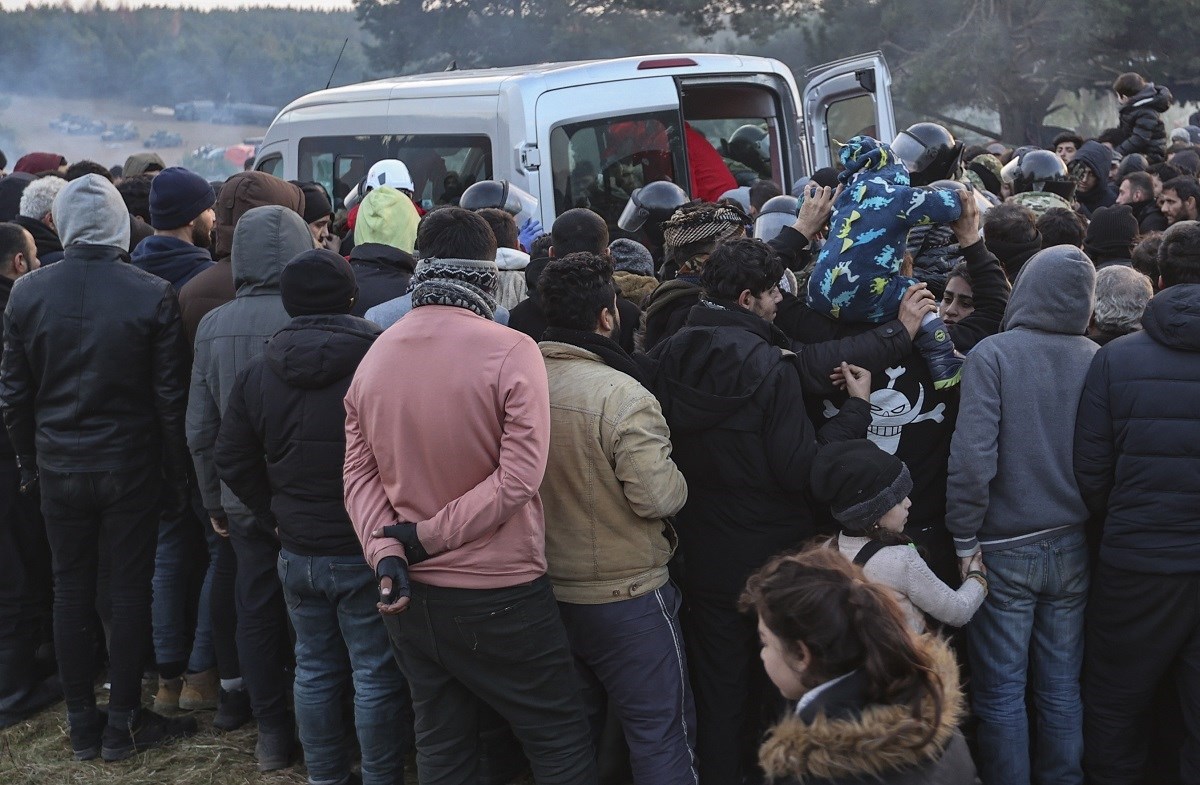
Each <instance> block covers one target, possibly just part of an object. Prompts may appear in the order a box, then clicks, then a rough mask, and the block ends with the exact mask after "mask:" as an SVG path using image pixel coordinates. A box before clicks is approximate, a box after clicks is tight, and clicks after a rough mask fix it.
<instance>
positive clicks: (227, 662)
mask: <svg viewBox="0 0 1200 785" xmlns="http://www.w3.org/2000/svg"><path fill="white" fill-rule="evenodd" d="M210 525H211V524H210ZM209 570H210V571H211V572H212V594H211V595H210V599H209V610H210V612H211V614H212V636H213V649H214V651H215V652H216V655H217V674H218V675H219V676H220V677H221V678H222V679H237V678H240V677H241V675H242V664H241V663H240V662H239V661H238V649H237V554H235V553H234V551H233V540H232V538H230V537H221V538H220V540H219V541H218V542H217V550H216V558H214V559H213V563H212V564H211V565H209Z"/></svg>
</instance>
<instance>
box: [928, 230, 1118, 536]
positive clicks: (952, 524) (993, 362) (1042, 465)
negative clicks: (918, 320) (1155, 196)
mask: <svg viewBox="0 0 1200 785" xmlns="http://www.w3.org/2000/svg"><path fill="white" fill-rule="evenodd" d="M1095 296H1096V268H1095V266H1094V265H1093V264H1092V262H1091V261H1090V260H1089V259H1088V257H1087V256H1086V255H1084V253H1083V252H1082V251H1080V250H1079V249H1078V248H1075V247H1073V246H1069V245H1059V246H1055V247H1053V248H1047V249H1045V250H1043V251H1041V252H1039V253H1038V254H1036V255H1035V256H1034V257H1033V258H1032V259H1030V260H1029V261H1028V262H1027V263H1026V265H1025V267H1023V268H1022V270H1021V275H1020V276H1019V277H1018V278H1017V283H1016V286H1014V287H1013V292H1012V298H1011V299H1010V300H1009V302H1008V311H1007V313H1006V314H1005V316H1004V320H1003V321H1002V322H1001V325H1000V329H1001V332H1000V333H999V334H997V335H993V336H991V337H989V338H986V339H984V340H983V341H981V342H980V343H979V344H978V345H977V346H976V347H975V348H974V349H973V350H972V351H971V354H970V355H968V356H967V360H966V364H965V365H964V366H963V378H962V393H961V395H962V403H961V405H960V407H959V412H958V424H957V426H956V427H955V431H954V438H953V440H952V441H951V444H950V471H949V479H948V482H947V484H946V528H947V529H949V530H950V533H951V534H952V535H953V536H954V545H955V549H956V550H957V551H958V555H959V556H969V555H971V554H972V553H974V552H975V551H976V550H978V549H979V547H980V546H982V548H983V550H984V551H985V552H987V551H1000V550H1005V549H1008V548H1015V547H1017V546H1020V545H1028V544H1030V543H1033V542H1037V541H1039V540H1043V539H1047V538H1049V537H1054V536H1057V535H1059V534H1062V533H1064V532H1065V531H1067V530H1068V529H1070V528H1072V527H1079V528H1082V526H1083V524H1084V523H1085V522H1086V521H1087V518H1088V512H1087V508H1086V507H1085V506H1084V503H1083V498H1082V497H1081V496H1080V493H1079V487H1078V485H1077V484H1076V482H1075V475H1074V471H1073V469H1072V457H1073V447H1074V441H1075V412H1076V410H1077V409H1078V408H1079V398H1080V395H1081V394H1082V391H1083V381H1084V378H1085V377H1086V376H1087V371H1088V367H1089V366H1090V365H1091V362H1092V355H1094V354H1095V353H1096V350H1097V349H1098V348H1099V347H1098V346H1097V345H1096V344H1095V343H1094V342H1093V341H1092V340H1091V339H1089V338H1088V337H1087V336H1086V335H1085V333H1086V332H1087V328H1088V322H1089V320H1090V319H1091V316H1092V308H1093V305H1094V304H1095Z"/></svg>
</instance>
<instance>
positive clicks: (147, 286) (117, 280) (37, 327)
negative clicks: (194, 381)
mask: <svg viewBox="0 0 1200 785" xmlns="http://www.w3.org/2000/svg"><path fill="white" fill-rule="evenodd" d="M128 261H129V257H128V255H126V253H125V252H124V251H123V250H121V249H119V248H114V247H112V246H106V245H82V244H76V245H72V246H71V247H70V248H68V249H67V252H66V256H65V257H64V258H63V260H62V261H61V262H59V263H58V264H54V265H51V266H49V267H42V268H40V269H38V270H34V271H33V272H31V273H29V274H27V275H25V276H22V277H21V278H20V279H18V281H17V283H16V285H15V286H13V290H12V294H11V296H10V298H9V302H8V308H7V309H6V310H5V313H4V326H5V329H4V363H3V371H2V372H0V401H2V402H3V407H4V420H5V423H6V424H7V425H8V429H9V434H10V435H11V436H12V439H13V447H14V448H15V449H16V451H17V454H18V455H20V456H30V457H31V456H33V455H34V454H35V453H36V455H37V462H38V465H39V466H41V467H43V468H49V469H53V470H56V471H62V472H96V471H116V470H124V469H133V468H140V467H142V466H145V465H147V464H150V463H157V462H158V461H159V459H160V456H163V455H164V454H165V455H166V458H167V464H168V465H167V466H166V467H165V470H166V472H167V473H168V476H170V477H172V478H179V477H186V473H187V466H188V463H189V461H190V458H189V457H188V455H187V446H186V442H185V440H184V413H185V411H186V408H187V391H188V367H187V358H188V357H189V352H188V351H187V343H186V342H185V341H184V337H183V325H182V322H181V321H180V315H179V301H178V300H177V299H176V296H175V290H174V289H172V288H171V285H170V284H169V283H167V282H166V281H164V280H162V279H161V278H159V277H158V276H155V275H151V274H150V273H148V272H145V271H144V270H139V269H138V268H136V267H134V266H133V265H130V264H128V263H127V262H128ZM164 447H165V448H166V449H165V451H164V449H163V448H164Z"/></svg>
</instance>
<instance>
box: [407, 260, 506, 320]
mask: <svg viewBox="0 0 1200 785" xmlns="http://www.w3.org/2000/svg"><path fill="white" fill-rule="evenodd" d="M496 278H497V271H496V263H495V262H491V261H477V260H474V259H422V260H421V261H420V262H419V263H418V264H417V269H416V271H415V272H414V273H413V277H412V281H411V282H410V283H409V291H411V292H412V304H413V308H418V307H420V306H422V305H452V306H454V307H455V308H466V309H467V310H468V311H472V312H474V313H477V314H479V315H480V316H482V317H483V318H485V319H491V320H493V321H495V319H496V307H497V303H496V300H495V298H494V297H492V292H494V291H496Z"/></svg>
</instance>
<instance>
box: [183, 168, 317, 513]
mask: <svg viewBox="0 0 1200 785" xmlns="http://www.w3.org/2000/svg"><path fill="white" fill-rule="evenodd" d="M293 187H294V186H293ZM297 190H299V189H297ZM232 246H233V256H232V260H231V268H232V272H233V277H234V282H235V284H236V286H237V289H236V293H235V295H234V298H233V300H232V301H231V302H228V303H226V304H225V305H222V306H220V307H219V308H216V309H215V310H213V311H212V312H210V313H209V314H207V315H206V316H205V317H204V319H202V320H201V322H200V326H199V328H198V329H197V331H196V343H195V347H196V359H195V363H194V364H193V368H192V389H191V394H190V396H189V398H188V418H187V432H188V445H189V446H190V447H191V450H192V456H193V459H194V460H195V463H196V475H197V479H198V481H199V484H200V493H201V496H202V497H203V499H204V506H205V508H206V509H208V511H209V513H210V514H211V515H212V516H213V517H224V516H225V515H226V513H228V514H229V519H230V523H231V525H234V526H237V525H239V524H241V525H249V526H252V525H253V522H252V521H248V520H247V515H246V508H245V507H243V506H242V504H241V503H240V502H239V501H238V500H237V497H235V496H234V495H233V494H232V493H230V492H229V490H228V488H225V487H223V486H220V485H219V484H218V480H217V474H216V468H215V466H214V465H213V454H212V451H213V445H214V444H215V442H216V438H217V428H218V427H219V426H220V424H221V415H222V414H223V413H224V411H225V401H226V398H227V396H228V395H229V390H230V389H232V386H233V380H234V377H235V376H236V375H237V373H238V372H239V371H240V370H241V369H242V368H243V367H244V366H245V365H246V363H247V362H248V361H249V360H250V358H252V357H256V356H258V355H259V354H261V353H262V351H263V349H264V348H265V346H266V343H267V339H269V338H270V337H271V336H272V335H274V334H275V333H276V331H278V330H279V329H280V328H281V327H283V326H284V325H285V324H287V323H288V321H290V317H289V316H288V313H287V311H286V310H284V307H283V299H282V297H281V296H280V294H279V275H280V272H281V271H282V270H283V266H284V265H285V264H287V262H288V260H290V259H292V258H293V257H295V256H298V255H299V254H301V253H302V252H304V251H310V250H312V247H313V239H312V233H311V232H309V231H308V224H306V223H304V219H303V218H301V217H300V214H299V213H297V212H296V211H294V210H291V209H289V208H286V207H280V206H278V205H266V206H263V207H256V208H254V209H252V210H250V211H249V212H247V213H246V214H245V215H244V216H242V220H240V221H239V222H238V225H237V228H236V229H235V230H234V233H233V242H232ZM196 280H199V277H197V279H196ZM185 288H186V287H185Z"/></svg>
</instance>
